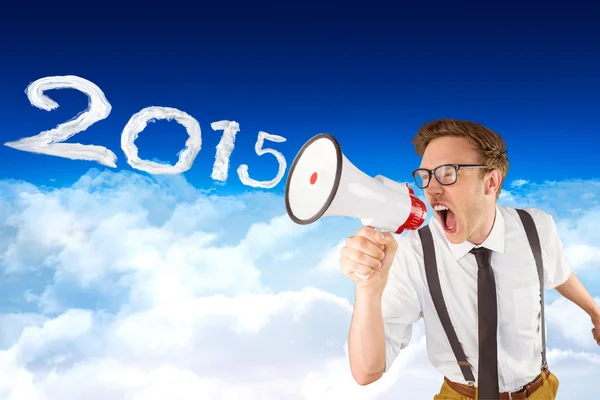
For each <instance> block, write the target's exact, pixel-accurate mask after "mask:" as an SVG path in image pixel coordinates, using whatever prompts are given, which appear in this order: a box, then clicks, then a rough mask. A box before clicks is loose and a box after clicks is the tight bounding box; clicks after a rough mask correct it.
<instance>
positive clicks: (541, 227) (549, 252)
mask: <svg viewBox="0 0 600 400" xmlns="http://www.w3.org/2000/svg"><path fill="white" fill-rule="evenodd" d="M532 214H533V216H534V217H535V223H536V226H538V228H537V230H538V233H539V237H540V244H541V247H542V260H543V263H544V288H545V289H553V288H555V287H557V286H560V285H561V284H563V283H564V282H565V281H566V280H567V279H568V278H569V276H570V275H571V264H570V263H569V260H568V259H567V257H566V256H565V253H564V249H563V242H562V240H561V239H560V237H559V236H558V230H557V228H556V223H555V222H554V218H553V217H552V215H550V214H548V213H546V212H544V211H540V210H535V211H534V212H533V213H532Z"/></svg>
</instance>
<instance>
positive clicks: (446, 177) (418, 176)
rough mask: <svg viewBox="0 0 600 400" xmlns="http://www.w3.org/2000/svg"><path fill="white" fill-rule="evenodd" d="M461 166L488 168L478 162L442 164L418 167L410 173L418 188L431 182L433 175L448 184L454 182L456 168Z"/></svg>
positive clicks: (442, 183)
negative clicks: (431, 166)
mask: <svg viewBox="0 0 600 400" xmlns="http://www.w3.org/2000/svg"><path fill="white" fill-rule="evenodd" d="M462 168H488V167H486V166H485V165H478V164H444V165H440V166H438V167H436V168H434V169H425V168H419V169H417V170H415V171H413V173H412V175H413V178H414V180H415V184H416V185H417V186H418V187H419V188H420V189H425V188H426V187H427V186H429V182H431V176H432V175H433V176H435V179H437V181H438V182H439V183H440V185H443V186H449V185H453V184H454V183H456V179H457V178H458V170H459V169H462Z"/></svg>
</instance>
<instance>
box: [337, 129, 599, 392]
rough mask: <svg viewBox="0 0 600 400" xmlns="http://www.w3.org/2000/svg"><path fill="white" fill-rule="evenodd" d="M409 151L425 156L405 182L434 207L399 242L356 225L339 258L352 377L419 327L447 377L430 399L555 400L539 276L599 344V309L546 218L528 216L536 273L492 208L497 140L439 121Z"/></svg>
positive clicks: (367, 376)
mask: <svg viewBox="0 0 600 400" xmlns="http://www.w3.org/2000/svg"><path fill="white" fill-rule="evenodd" d="M413 144H414V145H415V148H416V150H417V154H418V155H419V156H420V157H422V160H421V166H420V168H419V169H418V170H416V171H415V172H414V174H413V176H414V177H415V182H416V184H417V186H419V187H421V188H423V190H424V193H425V196H426V198H427V201H428V203H429V205H430V207H431V208H432V209H433V210H435V212H434V214H435V215H434V216H433V217H432V219H431V222H430V223H429V224H428V226H426V227H424V228H421V229H420V230H418V231H409V232H408V233H407V234H406V235H404V236H402V237H401V238H399V239H398V240H396V238H395V237H394V236H392V235H390V234H389V233H383V232H376V231H375V230H374V229H373V228H371V227H365V228H362V229H360V230H358V231H357V232H356V234H355V235H354V236H352V237H350V238H348V239H347V244H346V246H345V247H344V248H343V249H342V251H341V257H340V266H341V268H342V271H343V273H344V274H345V275H346V276H347V277H348V278H349V279H351V280H352V281H353V282H355V286H356V300H355V307H354V313H353V317H352V323H351V327H350V333H349V357H350V367H351V371H352V375H353V377H354V379H355V380H356V381H357V382H358V383H359V384H361V385H367V384H369V383H372V382H374V381H376V380H377V379H379V378H380V377H381V376H382V375H383V373H384V372H386V371H388V370H389V368H390V366H391V365H392V362H393V361H394V359H395V358H396V356H397V355H398V353H399V352H400V351H401V349H403V348H405V347H406V346H407V345H408V344H409V341H410V338H411V333H412V331H411V329H412V325H413V324H414V323H415V322H417V321H418V320H419V319H420V318H423V319H424V322H425V327H426V340H427V351H428V355H429V359H430V361H431V363H432V364H433V366H434V367H435V368H436V369H437V370H438V371H439V372H440V373H441V375H442V376H443V377H444V382H443V385H442V387H441V390H440V392H439V394H438V395H436V396H435V397H434V399H469V398H479V399H483V398H493V399H499V398H507V399H508V398H513V399H514V398H530V399H554V398H555V396H556V393H557V390H558V385H559V383H558V379H557V377H556V376H555V375H554V374H553V373H551V372H550V370H549V369H548V367H547V366H546V365H545V363H544V362H543V361H544V360H543V358H544V357H545V351H543V350H544V349H543V345H542V343H543V340H542V334H541V332H542V331H541V318H540V314H541V311H542V309H541V304H540V303H541V301H540V294H541V292H540V281H539V279H543V288H544V289H550V288H556V289H557V290H558V292H559V293H561V294H562V295H563V296H564V297H565V298H567V299H569V300H570V301H572V302H574V303H575V304H577V305H578V306H579V307H581V308H582V309H583V310H584V311H585V312H586V313H587V314H588V315H589V316H590V318H591V322H592V326H593V328H592V335H593V338H594V340H595V341H596V342H597V344H598V345H600V306H598V305H597V304H596V303H595V302H594V301H593V299H592V297H591V296H590V295H589V294H588V292H587V291H586V290H585V288H584V287H583V285H582V284H581V283H580V282H579V280H578V279H577V277H576V276H575V275H574V274H573V273H572V272H571V269H570V265H569V263H568V261H567V259H566V258H565V256H564V255H563V252H562V243H561V241H560V239H559V237H558V236H557V231H556V226H555V224H554V221H553V219H552V217H551V216H550V215H549V214H547V213H545V212H542V211H540V210H537V209H527V210H525V211H526V212H527V215H530V216H531V218H532V220H533V223H534V225H535V228H536V232H538V240H539V243H540V246H541V251H540V253H538V254H541V256H540V257H538V258H540V259H541V260H539V261H541V263H540V264H539V265H540V267H541V265H543V267H542V268H543V275H538V262H539V261H536V257H535V255H534V254H535V252H534V251H533V248H532V246H531V243H530V241H529V236H528V234H527V232H526V230H525V224H524V222H523V221H524V220H523V219H522V218H525V217H521V216H520V214H519V213H518V211H517V210H516V209H514V208H510V207H505V206H500V205H498V204H496V201H497V199H498V196H499V194H500V191H501V188H502V183H503V181H504V178H505V176H506V173H507V171H508V158H507V156H506V147H505V143H504V141H503V139H502V138H501V137H500V136H499V135H497V134H496V133H494V132H492V131H491V130H489V129H487V128H486V127H484V126H482V125H480V124H476V123H472V122H468V121H454V120H450V119H446V120H437V121H434V122H431V123H428V124H425V125H424V126H423V127H421V128H420V129H419V132H418V134H417V135H416V137H415V138H414V140H413ZM425 231H427V232H430V235H431V236H429V237H430V238H431V239H432V240H431V242H426V241H425V239H424V238H427V236H425ZM529 232H531V230H530V231H529ZM427 243H429V244H427ZM424 245H426V246H429V247H427V249H428V250H427V253H428V254H424V248H423V246H424ZM474 249H475V250H474ZM486 249H487V250H486ZM485 254H487V259H486V257H485ZM426 256H427V257H426ZM432 256H433V261H432ZM426 259H427V260H428V261H427V262H428V264H427V265H429V269H426V267H425V263H424V260H426ZM434 262H435V264H433V263H434ZM432 264H433V267H431V265H432ZM490 264H491V267H490ZM436 265H437V266H436ZM542 268H540V271H541V270H542ZM428 271H429V272H428ZM436 271H437V272H436ZM354 272H358V273H359V274H362V275H369V274H370V277H369V278H368V279H367V280H362V279H360V278H358V277H357V276H356V275H355V274H354ZM540 276H543V278H540ZM436 279H437V282H438V285H436V284H434V283H432V282H436ZM486 285H487V286H486ZM436 286H437V288H436ZM430 288H431V289H432V290H430ZM434 298H436V300H435V301H434ZM541 299H543V297H542V298H541ZM436 301H437V303H436ZM444 313H445V314H444ZM478 313H479V314H478ZM542 315H543V314H542ZM442 317H444V318H442ZM446 317H447V318H446ZM442 321H444V323H442ZM452 335H454V338H452ZM544 338H545V336H544ZM451 339H452V340H451ZM457 343H458V344H457ZM461 352H462V353H461ZM461 354H462V357H464V358H465V360H460V357H461ZM470 374H472V375H470ZM471 380H472V381H471ZM509 393H510V396H511V397H509Z"/></svg>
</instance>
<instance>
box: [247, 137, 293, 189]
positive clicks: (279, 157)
mask: <svg viewBox="0 0 600 400" xmlns="http://www.w3.org/2000/svg"><path fill="white" fill-rule="evenodd" d="M265 139H266V140H271V141H273V142H279V143H281V142H285V140H286V139H285V138H284V137H282V136H277V135H271V134H269V133H266V132H263V131H260V132H258V139H257V140H256V145H255V146H254V151H256V154H258V155H259V156H262V155H263V154H265V153H270V154H273V155H274V156H275V158H277V161H278V162H279V170H278V171H277V175H276V176H275V178H273V179H272V180H270V181H255V180H254V179H252V178H250V177H249V176H248V165H246V164H242V165H240V166H239V167H238V169H237V173H238V176H239V177H240V181H242V183H243V184H244V185H248V186H254V187H262V188H265V189H270V188H273V187H275V186H276V185H277V184H278V183H279V181H280V180H281V178H282V177H283V173H284V172H285V168H286V166H287V164H286V162H285V157H284V156H283V154H281V153H280V152H278V151H276V150H273V149H263V144H264V142H265Z"/></svg>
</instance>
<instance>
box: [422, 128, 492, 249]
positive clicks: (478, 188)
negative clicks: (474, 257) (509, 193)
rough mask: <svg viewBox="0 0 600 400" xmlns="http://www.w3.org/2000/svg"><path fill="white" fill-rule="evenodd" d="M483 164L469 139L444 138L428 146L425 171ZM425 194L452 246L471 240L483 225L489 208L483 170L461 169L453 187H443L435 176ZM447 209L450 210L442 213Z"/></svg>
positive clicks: (424, 160) (423, 164) (423, 163)
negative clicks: (446, 166) (441, 166)
mask: <svg viewBox="0 0 600 400" xmlns="http://www.w3.org/2000/svg"><path fill="white" fill-rule="evenodd" d="M479 163H480V161H479V157H478V153H477V150H476V149H475V148H474V147H473V145H472V144H471V143H470V142H469V141H468V140H467V139H465V138H459V137H441V138H438V139H435V140H433V141H432V142H431V143H429V145H428V146H427V149H426V150H425V153H424V154H423V158H422V160H421V168H426V169H430V170H432V169H434V168H436V167H438V166H440V165H442V164H479ZM424 192H425V196H426V198H427V201H428V202H429V205H430V207H431V208H433V209H434V210H436V211H435V218H438V220H439V221H440V222H441V224H442V226H443V227H444V231H445V234H446V237H447V238H448V240H449V241H450V242H451V243H462V242H464V241H466V240H470V238H471V236H472V235H473V233H474V231H476V230H477V229H479V227H480V226H481V224H482V221H483V219H484V215H483V212H484V210H485V207H486V201H485V192H484V181H483V179H482V178H481V169H478V168H474V169H459V171H458V177H457V180H456V183H454V184H453V185H450V186H444V185H441V184H440V183H439V182H438V180H437V179H436V178H435V176H433V175H432V177H431V179H430V182H429V186H428V187H427V188H425V189H424ZM445 207H447V208H448V211H441V209H442V208H445ZM438 210H440V211H438Z"/></svg>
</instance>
